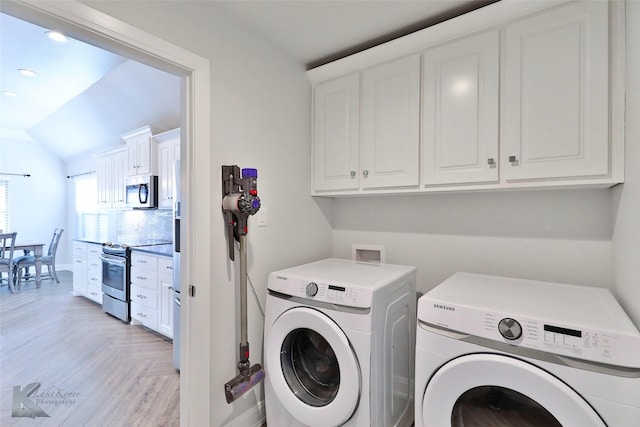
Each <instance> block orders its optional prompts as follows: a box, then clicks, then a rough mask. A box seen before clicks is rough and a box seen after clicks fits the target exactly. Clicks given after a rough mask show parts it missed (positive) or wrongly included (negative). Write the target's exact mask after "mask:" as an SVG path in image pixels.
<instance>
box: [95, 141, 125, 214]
mask: <svg viewBox="0 0 640 427" xmlns="http://www.w3.org/2000/svg"><path fill="white" fill-rule="evenodd" d="M126 164H127V152H126V150H125V148H124V147H123V148H118V149H115V150H111V151H108V152H106V153H102V154H99V155H97V156H96V172H97V187H98V206H99V207H100V208H112V207H115V208H118V207H124V206H125V205H126V202H125V174H126Z"/></svg>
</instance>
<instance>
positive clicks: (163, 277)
mask: <svg viewBox="0 0 640 427" xmlns="http://www.w3.org/2000/svg"><path fill="white" fill-rule="evenodd" d="M158 295H159V297H160V298H159V300H158V332H160V333H161V334H163V335H166V336H168V337H171V338H173V259H172V258H167V257H161V258H158Z"/></svg>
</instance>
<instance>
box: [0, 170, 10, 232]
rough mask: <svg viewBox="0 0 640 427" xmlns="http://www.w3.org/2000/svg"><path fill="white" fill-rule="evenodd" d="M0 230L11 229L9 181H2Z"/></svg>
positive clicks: (0, 184) (0, 187)
mask: <svg viewBox="0 0 640 427" xmlns="http://www.w3.org/2000/svg"><path fill="white" fill-rule="evenodd" d="M0 230H2V231H3V232H8V231H9V181H0Z"/></svg>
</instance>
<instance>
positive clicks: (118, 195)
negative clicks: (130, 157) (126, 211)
mask: <svg viewBox="0 0 640 427" xmlns="http://www.w3.org/2000/svg"><path fill="white" fill-rule="evenodd" d="M111 173H112V174H113V177H112V182H113V187H112V197H111V199H112V205H113V206H114V207H123V206H126V198H125V195H126V194H125V193H126V182H125V180H126V174H127V153H126V151H120V152H117V153H114V154H113V155H112V156H111Z"/></svg>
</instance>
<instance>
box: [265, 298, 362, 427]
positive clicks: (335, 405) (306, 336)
mask: <svg viewBox="0 0 640 427" xmlns="http://www.w3.org/2000/svg"><path fill="white" fill-rule="evenodd" d="M265 366H266V376H267V378H268V381H269V382H270V383H271V385H272V387H273V392H274V394H275V395H276V396H277V398H278V400H279V402H280V404H281V405H282V407H283V408H285V409H286V410H287V411H288V412H289V413H290V414H291V415H292V416H293V417H294V418H296V419H297V420H298V421H299V422H301V423H302V424H304V425H307V426H312V427H315V426H318V427H327V426H339V425H342V424H344V423H345V422H346V421H348V420H349V419H350V418H351V416H352V415H353V413H354V412H355V410H356V408H357V407H358V402H359V400H360V384H361V374H360V366H359V364H358V360H357V358H356V354H355V352H354V350H353V348H352V347H351V344H350V343H349V339H348V338H347V336H346V335H345V333H344V332H343V331H342V329H341V328H340V327H339V326H338V325H337V324H336V323H335V322H334V321H333V320H332V319H331V318H330V317H329V316H327V315H325V314H323V313H322V312H320V311H318V310H315V309H313V308H309V307H295V308H292V309H290V310H288V311H285V312H284V313H282V314H281V315H280V316H279V317H278V318H277V319H276V321H275V322H273V325H272V326H271V328H270V329H269V335H268V337H267V341H266V342H265Z"/></svg>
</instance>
